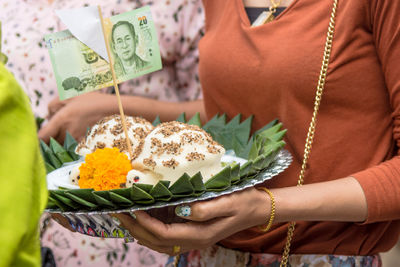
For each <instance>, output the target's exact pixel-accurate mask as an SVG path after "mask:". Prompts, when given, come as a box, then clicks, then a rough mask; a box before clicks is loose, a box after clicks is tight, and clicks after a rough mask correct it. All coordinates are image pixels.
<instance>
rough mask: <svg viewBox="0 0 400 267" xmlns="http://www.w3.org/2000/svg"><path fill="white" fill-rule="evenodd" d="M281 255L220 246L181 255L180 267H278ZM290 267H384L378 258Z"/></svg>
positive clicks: (300, 261)
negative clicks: (247, 251) (241, 250)
mask: <svg viewBox="0 0 400 267" xmlns="http://www.w3.org/2000/svg"><path fill="white" fill-rule="evenodd" d="M174 260H175V258H174V257H170V258H169V259H168V263H167V265H166V267H173V266H174ZM281 260H282V256H281V255H276V254H261V253H260V254H257V253H245V252H240V251H235V250H231V249H225V248H223V247H220V246H213V247H210V248H208V249H205V250H201V251H200V250H194V251H191V252H189V253H185V254H183V255H181V257H180V260H179V265H178V266H179V267H218V266H230V267H243V266H247V267H279V265H280V263H281ZM288 266H290V267H381V266H382V262H381V258H380V257H379V255H373V256H342V255H311V254H310V255H290V258H289V264H288Z"/></svg>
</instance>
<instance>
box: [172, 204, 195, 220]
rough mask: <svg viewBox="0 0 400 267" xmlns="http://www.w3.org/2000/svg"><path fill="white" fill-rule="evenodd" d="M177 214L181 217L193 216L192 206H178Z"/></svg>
mask: <svg viewBox="0 0 400 267" xmlns="http://www.w3.org/2000/svg"><path fill="white" fill-rule="evenodd" d="M175 214H176V215H177V216H179V217H188V216H190V215H191V214H192V209H191V208H190V206H187V205H185V206H177V207H176V208H175Z"/></svg>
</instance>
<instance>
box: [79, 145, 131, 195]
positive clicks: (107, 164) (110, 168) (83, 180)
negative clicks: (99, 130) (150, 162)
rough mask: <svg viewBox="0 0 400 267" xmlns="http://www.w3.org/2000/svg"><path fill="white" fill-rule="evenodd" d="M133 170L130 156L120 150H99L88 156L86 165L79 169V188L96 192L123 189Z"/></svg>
mask: <svg viewBox="0 0 400 267" xmlns="http://www.w3.org/2000/svg"><path fill="white" fill-rule="evenodd" d="M131 169H132V165H131V162H130V160H129V159H128V156H127V155H126V154H124V153H122V152H120V151H119V150H118V148H115V147H114V148H104V149H97V150H96V151H95V152H93V153H91V154H88V155H86V157H85V163H83V164H82V165H81V166H80V167H79V172H80V174H79V175H80V179H79V182H78V183H79V187H80V188H93V189H94V190H96V191H100V190H110V189H117V188H121V184H125V183H126V175H127V174H128V172H129V171H130V170H131Z"/></svg>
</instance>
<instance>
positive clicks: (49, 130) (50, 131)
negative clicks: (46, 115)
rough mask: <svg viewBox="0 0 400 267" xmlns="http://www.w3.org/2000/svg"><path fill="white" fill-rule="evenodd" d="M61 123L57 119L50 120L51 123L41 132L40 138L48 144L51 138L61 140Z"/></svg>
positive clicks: (39, 133)
mask: <svg viewBox="0 0 400 267" xmlns="http://www.w3.org/2000/svg"><path fill="white" fill-rule="evenodd" d="M60 123H62V121H60V120H58V119H57V118H56V117H54V118H53V119H51V120H49V122H48V123H47V124H46V125H45V126H43V127H42V128H41V129H40V130H39V132H38V136H39V138H40V139H42V140H43V141H44V142H46V143H49V141H50V137H53V138H54V139H56V140H59V139H61V138H62V137H59V132H60V128H61V127H60Z"/></svg>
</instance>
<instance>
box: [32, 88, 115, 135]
mask: <svg viewBox="0 0 400 267" xmlns="http://www.w3.org/2000/svg"><path fill="white" fill-rule="evenodd" d="M117 110H118V105H117V100H116V98H115V96H113V95H108V94H103V93H98V92H92V93H87V94H84V95H80V96H77V97H74V98H71V99H68V100H67V101H58V100H53V101H52V102H51V103H50V104H49V116H50V117H51V119H50V120H49V122H48V123H47V124H46V125H45V126H43V127H42V129H40V131H39V133H38V135H39V138H41V139H42V140H44V141H45V142H48V141H49V140H50V137H53V138H54V139H56V140H57V141H59V142H63V140H64V138H65V133H66V131H68V132H69V133H70V134H71V135H72V136H73V137H74V138H76V139H77V140H79V139H81V138H82V137H84V135H85V133H86V129H87V127H91V126H92V125H94V124H95V123H96V122H97V121H98V120H100V119H101V118H103V117H105V116H108V115H111V114H114V113H115V112H118V111H117Z"/></svg>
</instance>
